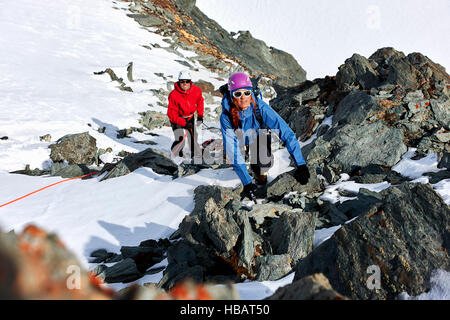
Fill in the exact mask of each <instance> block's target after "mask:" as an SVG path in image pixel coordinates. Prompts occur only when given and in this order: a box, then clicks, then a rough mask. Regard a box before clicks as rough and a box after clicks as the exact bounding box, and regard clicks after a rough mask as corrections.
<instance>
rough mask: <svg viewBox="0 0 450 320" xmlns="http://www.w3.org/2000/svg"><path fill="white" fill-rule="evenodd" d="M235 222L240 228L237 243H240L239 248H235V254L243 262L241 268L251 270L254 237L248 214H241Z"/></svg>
mask: <svg viewBox="0 0 450 320" xmlns="http://www.w3.org/2000/svg"><path fill="white" fill-rule="evenodd" d="M236 220H237V221H236V222H237V224H238V225H239V226H240V228H241V232H240V238H239V239H238V243H240V245H239V248H237V254H238V256H239V259H240V260H241V261H242V262H243V266H244V267H245V268H247V270H251V266H252V263H253V258H254V256H255V251H256V248H255V236H254V233H253V230H252V226H251V225H250V221H249V218H248V213H246V212H242V213H240V214H239V215H237V217H236Z"/></svg>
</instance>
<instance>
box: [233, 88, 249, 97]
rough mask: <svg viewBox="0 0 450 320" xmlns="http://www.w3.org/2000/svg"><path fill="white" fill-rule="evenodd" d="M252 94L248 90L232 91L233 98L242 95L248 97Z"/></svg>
mask: <svg viewBox="0 0 450 320" xmlns="http://www.w3.org/2000/svg"><path fill="white" fill-rule="evenodd" d="M251 94H252V92H251V91H250V90H246V91H235V92H233V97H235V98H240V97H241V96H242V95H244V96H246V97H249V96H250V95H251Z"/></svg>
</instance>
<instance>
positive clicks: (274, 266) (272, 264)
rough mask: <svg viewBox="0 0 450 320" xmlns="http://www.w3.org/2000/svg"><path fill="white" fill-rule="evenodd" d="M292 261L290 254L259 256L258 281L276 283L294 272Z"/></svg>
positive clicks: (257, 264) (257, 265)
mask: <svg viewBox="0 0 450 320" xmlns="http://www.w3.org/2000/svg"><path fill="white" fill-rule="evenodd" d="M291 262H292V259H291V257H290V256H289V255H288V254H279V255H267V256H258V257H256V258H255V264H256V270H257V275H256V278H255V280H256V281H275V280H278V279H280V278H282V277H284V276H286V275H287V274H289V272H291V271H292V266H291Z"/></svg>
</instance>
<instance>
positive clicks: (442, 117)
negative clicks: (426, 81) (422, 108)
mask: <svg viewBox="0 0 450 320" xmlns="http://www.w3.org/2000/svg"><path fill="white" fill-rule="evenodd" d="M430 103H431V109H432V110H433V113H434V117H435V118H436V120H437V121H438V122H439V123H440V124H441V125H442V126H443V127H444V128H446V129H447V130H450V100H449V99H445V100H442V99H440V100H431V101H430Z"/></svg>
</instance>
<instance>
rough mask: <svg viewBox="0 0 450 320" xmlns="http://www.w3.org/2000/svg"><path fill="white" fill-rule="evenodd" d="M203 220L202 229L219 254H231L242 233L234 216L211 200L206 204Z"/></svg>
mask: <svg viewBox="0 0 450 320" xmlns="http://www.w3.org/2000/svg"><path fill="white" fill-rule="evenodd" d="M203 218H204V221H203V223H202V225H201V227H202V228H203V231H204V233H205V234H206V235H207V236H208V237H209V239H210V240H211V241H212V243H213V244H214V246H215V247H216V248H217V250H218V251H219V252H229V251H230V250H231V249H232V248H233V247H234V246H235V244H236V242H237V240H238V238H239V235H240V233H241V230H240V228H239V226H238V225H237V223H236V221H235V220H234V219H233V217H232V215H231V214H229V213H228V212H227V211H225V210H224V209H222V208H219V207H218V206H217V205H216V203H215V202H214V200H213V199H211V198H210V199H209V200H208V201H207V202H206V204H205V213H204V216H203Z"/></svg>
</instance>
